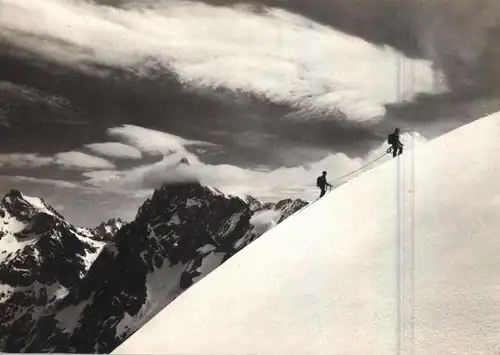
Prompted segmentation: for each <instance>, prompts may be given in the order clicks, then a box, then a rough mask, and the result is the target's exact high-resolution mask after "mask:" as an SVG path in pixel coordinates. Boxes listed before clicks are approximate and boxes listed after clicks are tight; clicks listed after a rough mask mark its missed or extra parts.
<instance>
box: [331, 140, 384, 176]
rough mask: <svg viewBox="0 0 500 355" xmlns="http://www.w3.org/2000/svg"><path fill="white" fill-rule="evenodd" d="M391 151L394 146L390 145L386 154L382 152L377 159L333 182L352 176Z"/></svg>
mask: <svg viewBox="0 0 500 355" xmlns="http://www.w3.org/2000/svg"><path fill="white" fill-rule="evenodd" d="M390 152H392V147H389V149H387V151H386V152H385V153H384V154H382V155H381V156H379V157H378V158H377V159H375V160H372V161H370V162H368V163H366V164H365V165H363V166H362V167H360V168H358V169H356V170H354V171H351V172H350V173H349V174H345V175H343V176H341V177H338V178H336V179H335V180H332V183H333V182H335V181H338V180H341V179H344V178H346V177H348V176H350V175H352V174H355V173H357V172H358V171H360V170H362V169H364V168H366V167H367V166H370V165H371V164H373V163H375V162H376V161H378V160H380V159H382V158H383V157H385V156H386V155H387V154H389V153H390Z"/></svg>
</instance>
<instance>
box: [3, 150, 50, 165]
mask: <svg viewBox="0 0 500 355" xmlns="http://www.w3.org/2000/svg"><path fill="white" fill-rule="evenodd" d="M53 163H54V159H53V158H52V157H44V156H41V155H39V154H36V153H9V154H0V166H2V165H5V166H11V167H15V168H27V167H29V168H38V167H42V166H48V165H51V164H53Z"/></svg>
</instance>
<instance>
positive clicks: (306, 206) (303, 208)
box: [293, 147, 392, 215]
mask: <svg viewBox="0 0 500 355" xmlns="http://www.w3.org/2000/svg"><path fill="white" fill-rule="evenodd" d="M391 151H392V147H389V149H387V151H386V152H385V153H384V154H382V155H381V156H379V157H378V158H376V159H374V160H372V161H370V162H368V163H366V164H365V165H363V166H362V167H360V168H358V169H356V170H354V171H352V172H350V173H349V174H346V175H343V176H341V177H338V178H336V179H334V180H332V182H334V181H337V180H340V179H343V178H345V177H347V176H349V175H352V174H354V173H356V172H358V171H360V170H361V169H364V168H366V167H367V166H369V165H371V164H373V163H375V162H376V161H378V160H380V159H382V158H383V157H385V156H386V155H387V154H389V153H390V152H391ZM339 186H340V185H339ZM337 187H338V186H337ZM331 191H332V188H331V186H330V189H329V190H328V192H326V193H325V196H326V195H327V194H328V193H330V192H331ZM323 197H324V196H323ZM319 200H320V198H317V199H316V200H314V201H312V202H310V203H308V204H307V205H305V206H304V207H302V208H301V209H300V210H298V211H297V212H295V213H294V214H293V215H297V214H299V213H300V212H302V211H304V210H305V209H306V208H308V207H309V206H311V205H313V204H314V203H315V202H318V201H319Z"/></svg>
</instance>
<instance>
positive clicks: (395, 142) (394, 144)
mask: <svg viewBox="0 0 500 355" xmlns="http://www.w3.org/2000/svg"><path fill="white" fill-rule="evenodd" d="M387 143H389V144H390V145H391V148H392V156H393V157H394V158H395V157H396V156H398V155H401V154H402V153H403V145H404V144H403V143H401V141H400V140H399V128H396V129H395V130H394V133H391V134H389V136H388V137H387ZM391 148H389V149H391ZM388 152H389V151H388Z"/></svg>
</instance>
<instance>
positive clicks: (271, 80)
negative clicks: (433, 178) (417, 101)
mask: <svg viewBox="0 0 500 355" xmlns="http://www.w3.org/2000/svg"><path fill="white" fill-rule="evenodd" d="M3 4H4V6H3V7H4V8H3V10H2V13H1V14H0V26H1V27H0V31H1V32H2V33H3V34H4V37H5V38H6V39H7V40H9V41H10V42H11V43H13V44H15V45H16V46H19V47H22V48H25V49H29V50H30V51H35V52H37V53H38V54H39V55H42V56H44V57H45V58H48V59H50V60H54V61H58V62H62V63H65V64H68V65H71V66H76V67H78V66H80V67H81V66H85V67H86V68H88V67H89V66H90V67H91V66H92V63H99V64H104V65H109V66H114V67H120V68H129V69H130V70H131V71H133V72H134V73H135V74H136V75H142V76H150V75H153V73H154V72H155V71H159V72H162V71H168V70H173V71H174V72H175V73H176V74H177V75H178V76H179V79H180V80H181V82H182V83H183V84H184V85H185V86H186V87H188V88H191V89H206V88H209V89H213V88H217V87H226V88H229V89H231V90H235V91H243V92H252V93H257V94H259V95H260V96H262V97H263V98H265V99H266V100H269V101H271V102H275V103H284V104H287V105H291V106H292V107H295V108H297V110H310V111H313V112H314V111H317V110H319V111H329V110H335V109H338V108H340V109H341V110H342V111H343V112H344V113H345V114H346V115H347V117H342V119H346V118H347V119H350V120H354V121H359V122H366V121H376V120H379V119H381V117H382V115H383V114H384V112H385V109H384V104H385V103H387V102H394V101H397V100H398V95H397V85H398V83H397V80H396V74H397V71H396V63H397V60H398V59H401V58H402V56H401V55H400V54H398V53H397V52H395V51H391V50H385V49H380V48H377V47H375V46H373V45H371V44H369V43H367V42H365V41H363V40H360V39H356V38H354V37H350V36H347V35H344V34H342V33H340V32H337V31H335V30H332V29H331V28H328V27H326V26H322V25H319V24H317V23H314V22H312V21H310V20H308V19H306V18H303V17H300V16H297V15H292V14H291V13H288V12H286V11H283V10H278V9H271V10H269V11H267V12H260V13H257V12H252V11H249V10H248V9H245V8H241V7H240V8H238V7H234V8H222V7H214V6H209V5H205V4H201V3H195V2H188V1H168V2H165V1H161V2H155V3H154V4H152V3H148V2H145V3H143V5H140V6H141V7H140V8H139V5H137V4H132V5H130V6H128V7H126V8H112V7H104V6H97V5H94V4H91V3H85V2H80V3H77V2H73V1H62V0H41V1H38V2H36V3H29V5H28V4H27V3H22V2H21V3H20V2H18V1H14V0H3ZM144 4H147V6H146V5H144ZM40 18H44V21H40ZM13 19H16V20H15V21H14V20H13ZM228 29H230V30H228ZM194 39H195V40H194ZM42 44H43V45H42ZM151 58H154V60H151ZM412 63H413V67H414V69H413V70H414V72H415V75H416V77H419V78H426V79H425V80H419V81H418V82H416V83H415V85H414V86H413V87H412V88H411V91H412V92H420V91H432V70H431V68H430V65H429V63H427V62H424V61H414V62H412ZM353 68H355V69H354V70H353ZM310 117H315V118H316V119H318V116H315V115H311V116H310ZM320 117H322V118H323V119H330V120H333V119H335V118H336V116H331V115H326V116H325V115H322V116H320Z"/></svg>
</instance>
